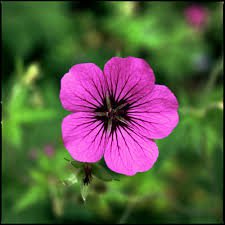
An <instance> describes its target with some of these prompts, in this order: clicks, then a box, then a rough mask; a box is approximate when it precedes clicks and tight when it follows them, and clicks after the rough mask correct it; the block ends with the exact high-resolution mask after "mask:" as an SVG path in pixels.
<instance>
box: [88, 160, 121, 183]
mask: <svg viewBox="0 0 225 225" xmlns="http://www.w3.org/2000/svg"><path fill="white" fill-rule="evenodd" d="M92 173H93V175H94V176H96V177H97V178H99V179H100V180H103V181H112V180H118V179H116V178H115V177H114V176H113V175H112V174H110V173H109V172H108V171H107V170H106V169H105V168H104V167H103V166H101V165H98V164H93V165H92Z"/></svg>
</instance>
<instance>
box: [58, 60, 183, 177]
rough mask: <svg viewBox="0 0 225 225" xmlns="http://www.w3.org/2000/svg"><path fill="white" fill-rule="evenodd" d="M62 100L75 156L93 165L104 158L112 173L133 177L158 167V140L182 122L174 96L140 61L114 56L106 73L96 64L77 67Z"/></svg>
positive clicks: (64, 133)
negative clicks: (159, 83)
mask: <svg viewBox="0 0 225 225" xmlns="http://www.w3.org/2000/svg"><path fill="white" fill-rule="evenodd" d="M60 100H61V102H62V105H63V107H64V108H65V109H66V110H68V111H71V112H72V114H70V115H68V116H67V117H65V118H64V119H63V122H62V137H63V142H64V145H65V147H66V149H67V150H68V151H69V153H70V155H71V156H72V158H73V159H75V160H77V161H81V162H89V163H94V162H97V161H99V160H100V159H101V158H102V157H103V156H104V159H105V162H106V164H107V166H108V167H109V168H110V169H111V170H113V171H115V172H117V173H121V174H125V175H129V176H131V175H134V174H135V173H137V172H144V171H147V170H149V169H150V168H151V167H152V166H153V165H154V163H155V162H156V160H157V157H158V148H157V145H156V144H155V141H154V139H160V138H164V137H166V136H168V135H169V134H170V133H171V132H172V130H173V129H174V128H175V127H176V125H177V123H178V120H179V117H178V113H177V110H178V102H177V99H176V97H175V96H174V94H173V93H172V92H171V91H170V90H169V89H168V88H167V87H166V86H164V85H156V84H155V76H154V73H153V71H152V69H151V67H150V66H149V65H148V64H147V63H146V62H145V61H144V60H143V59H140V58H134V57H127V58H120V57H113V58H111V59H110V60H109V61H108V62H107V63H106V64H105V67H104V70H103V72H102V71H101V69H99V67H97V66H96V65H95V64H93V63H83V64H77V65H74V66H73V67H72V68H71V69H70V70H69V72H68V73H66V74H65V75H64V76H63V78H62V79H61V90H60Z"/></svg>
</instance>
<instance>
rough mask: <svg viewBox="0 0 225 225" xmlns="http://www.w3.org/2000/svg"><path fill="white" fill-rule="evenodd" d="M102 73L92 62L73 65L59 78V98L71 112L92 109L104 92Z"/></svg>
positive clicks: (100, 100)
mask: <svg viewBox="0 0 225 225" xmlns="http://www.w3.org/2000/svg"><path fill="white" fill-rule="evenodd" d="M103 81H104V78H103V73H102V71H101V70H100V69H99V67H97V66H96V65H95V64H93V63H83V64H77V65H75V66H73V67H72V68H71V69H70V70H69V72H68V73H66V74H65V75H64V76H63V78H62V79H61V89H60V100H61V103H62V105H63V107H64V108H65V109H66V110H68V111H72V112H77V111H79V112H80V111H82V112H87V111H93V110H94V109H95V108H96V106H99V105H100V104H101V103H102V98H103V95H104V93H105V91H104V90H105V89H104V88H105V85H104V82H103Z"/></svg>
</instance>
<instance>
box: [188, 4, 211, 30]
mask: <svg viewBox="0 0 225 225" xmlns="http://www.w3.org/2000/svg"><path fill="white" fill-rule="evenodd" d="M185 17H186V20H187V22H188V23H189V24H190V25H191V26H193V27H194V28H197V29H199V28H202V27H203V26H204V25H205V24H206V21H207V17H208V12H207V11H206V9H205V8H204V7H202V6H200V5H191V6H189V7H187V8H186V9H185Z"/></svg>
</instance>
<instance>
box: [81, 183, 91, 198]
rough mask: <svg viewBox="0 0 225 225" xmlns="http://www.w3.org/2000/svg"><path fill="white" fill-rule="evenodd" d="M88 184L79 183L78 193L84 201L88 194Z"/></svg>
mask: <svg viewBox="0 0 225 225" xmlns="http://www.w3.org/2000/svg"><path fill="white" fill-rule="evenodd" d="M88 190H89V185H84V184H83V183H81V188H80V193H81V197H82V199H83V201H84V202H85V201H86V199H87V196H88Z"/></svg>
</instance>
